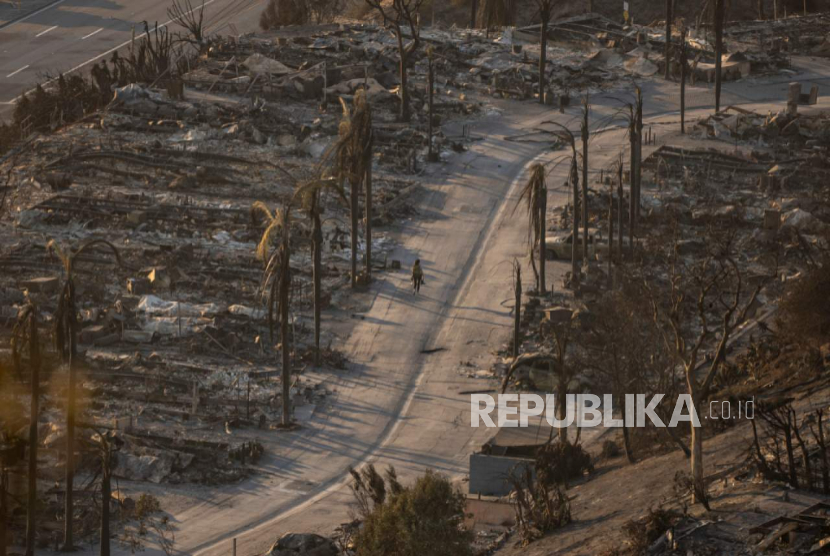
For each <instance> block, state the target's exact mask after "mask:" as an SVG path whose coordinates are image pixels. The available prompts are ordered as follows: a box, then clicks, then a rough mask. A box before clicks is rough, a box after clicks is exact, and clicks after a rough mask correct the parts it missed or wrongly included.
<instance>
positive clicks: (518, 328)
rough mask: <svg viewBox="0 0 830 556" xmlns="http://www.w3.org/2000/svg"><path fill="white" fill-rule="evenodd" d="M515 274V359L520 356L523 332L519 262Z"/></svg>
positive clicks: (520, 268)
mask: <svg viewBox="0 0 830 556" xmlns="http://www.w3.org/2000/svg"><path fill="white" fill-rule="evenodd" d="M514 268H515V269H516V271H515V273H514V275H513V292H514V294H515V296H516V301H515V302H516V310H515V314H514V315H513V359H516V358H517V357H519V344H520V343H521V334H522V267H521V266H520V265H519V263H518V262H517V263H516V264H515V266H514Z"/></svg>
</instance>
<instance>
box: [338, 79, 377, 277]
mask: <svg viewBox="0 0 830 556" xmlns="http://www.w3.org/2000/svg"><path fill="white" fill-rule="evenodd" d="M340 103H341V104H342V106H343V119H342V120H341V121H340V127H339V130H338V138H337V141H336V142H335V144H334V147H333V149H332V151H331V153H330V157H331V159H332V163H333V166H334V168H333V172H332V174H333V175H335V176H337V177H338V178H339V179H340V183H343V182H344V181H348V182H349V186H350V187H349V201H350V210H351V249H352V257H351V263H352V277H351V284H352V287H355V286H356V285H357V246H358V223H359V218H360V208H359V203H358V199H359V197H360V188H361V186H362V185H363V184H364V183H365V184H366V203H367V204H366V278H367V279H368V278H369V276H370V269H371V265H372V218H371V214H370V213H369V211H370V210H371V197H372V191H371V183H372V179H371V172H372V144H373V141H372V107H371V105H370V104H369V100H368V98H367V97H366V93H365V92H364V91H358V92H357V94H355V97H354V106H353V108H352V110H351V111H350V110H349V107H348V106H347V105H346V102H345V101H344V100H343V99H342V98H341V99H340ZM327 158H329V157H327Z"/></svg>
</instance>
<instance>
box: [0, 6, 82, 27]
mask: <svg viewBox="0 0 830 556" xmlns="http://www.w3.org/2000/svg"><path fill="white" fill-rule="evenodd" d="M65 1H66V0H58V1H57V2H55V3H54V4H50V5H48V6H44V7H42V8H41V9H39V10H38V11H36V12H34V13H31V14H29V15H27V16H26V17H21V18H20V19H18V20H17V21H14V22H12V23H9V24H8V25H6V27H11V26H12V25H16V24H18V23H23V22H24V21H26V20H27V19H29V18H30V17H35V16H36V15H37V14H39V13H43V12H45V11H46V10H49V9H52V8H54V7H55V6H57V5H58V4H63V3H64V2H65ZM3 28H4V27H0V29H3Z"/></svg>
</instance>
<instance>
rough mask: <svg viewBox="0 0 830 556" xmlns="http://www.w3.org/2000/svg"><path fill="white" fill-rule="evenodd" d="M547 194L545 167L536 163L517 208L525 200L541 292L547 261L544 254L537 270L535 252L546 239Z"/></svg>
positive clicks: (534, 270) (530, 241) (529, 236)
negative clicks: (542, 275)
mask: <svg viewBox="0 0 830 556" xmlns="http://www.w3.org/2000/svg"><path fill="white" fill-rule="evenodd" d="M547 194H548V190H547V187H546V185H545V167H544V166H542V165H541V164H534V165H533V166H531V168H530V178H529V179H528V180H527V184H525V186H524V188H523V189H522V192H521V194H520V195H519V200H518V201H517V203H516V207H515V208H518V207H519V205H520V204H521V203H522V202H524V203H525V204H526V206H527V218H528V229H527V243H528V246H529V248H530V265H531V267H532V268H533V274H534V275H535V276H536V281H537V283H538V285H539V291H540V292H541V291H542V290H543V289H544V285H543V284H542V279H541V274H542V273H543V270H542V269H543V268H544V264H545V261H544V256H542V257H541V260H540V262H539V264H540V267H541V268H540V269H539V270H537V269H536V261H535V253H536V250H537V249H539V247H540V245H542V243H543V242H544V241H545V240H544V237H543V236H544V227H545V212H546V207H547ZM514 211H515V209H514ZM542 248H543V249H544V246H542ZM542 255H544V253H542Z"/></svg>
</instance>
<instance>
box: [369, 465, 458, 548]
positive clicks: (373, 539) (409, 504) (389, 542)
mask: <svg viewBox="0 0 830 556" xmlns="http://www.w3.org/2000/svg"><path fill="white" fill-rule="evenodd" d="M464 508H465V497H464V495H463V494H462V493H461V492H460V491H459V490H458V489H456V488H455V487H454V486H453V485H452V483H451V482H450V481H449V479H447V478H446V477H443V476H441V475H438V474H436V473H433V472H432V471H427V472H426V474H425V475H424V476H422V477H420V478H419V479H418V480H417V481H416V482H415V484H414V485H411V486H408V487H404V488H403V489H401V490H400V491H399V492H397V493H389V492H387V493H386V496H385V499H384V501H383V502H382V503H379V504H376V505H375V506H374V508H373V509H372V511H371V512H370V513H369V514H368V515H367V516H366V519H365V521H364V523H363V529H361V531H360V532H359V533H358V534H357V536H356V537H355V543H354V546H355V551H356V553H357V555H358V556H386V555H388V554H395V555H396V556H426V555H429V556H467V555H469V554H471V549H470V543H471V542H472V533H470V532H469V531H467V530H465V529H464V528H463V523H462V522H463V519H464Z"/></svg>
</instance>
